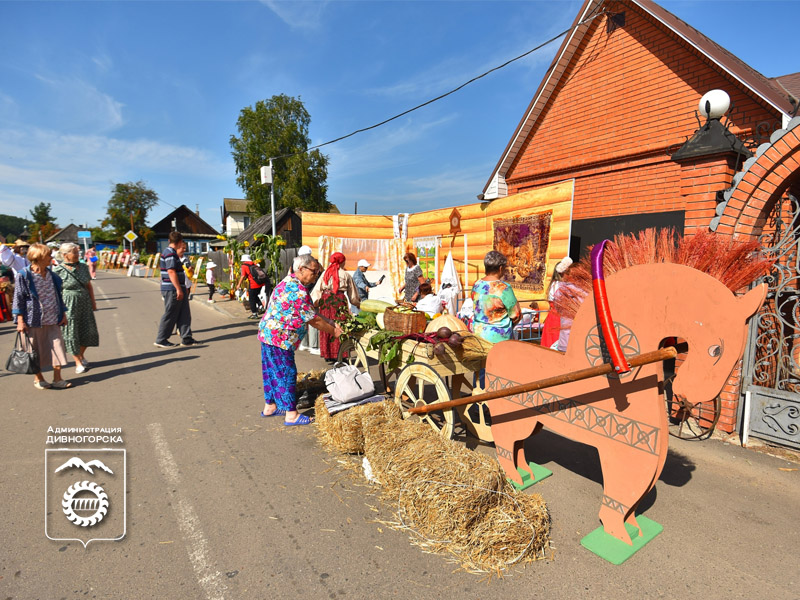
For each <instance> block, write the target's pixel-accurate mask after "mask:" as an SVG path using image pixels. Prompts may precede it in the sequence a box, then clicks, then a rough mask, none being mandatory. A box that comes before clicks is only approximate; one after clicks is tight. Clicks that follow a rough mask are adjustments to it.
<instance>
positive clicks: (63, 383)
mask: <svg viewBox="0 0 800 600" xmlns="http://www.w3.org/2000/svg"><path fill="white" fill-rule="evenodd" d="M50 387H51V388H53V389H54V390H65V389H67V388H71V387H72V384H71V383H70V382H69V381H67V380H66V379H59V380H58V381H54V382H53V383H51V384H50Z"/></svg>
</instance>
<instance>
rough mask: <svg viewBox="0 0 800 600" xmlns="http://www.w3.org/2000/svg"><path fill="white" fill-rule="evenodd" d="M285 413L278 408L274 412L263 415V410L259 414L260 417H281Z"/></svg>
mask: <svg viewBox="0 0 800 600" xmlns="http://www.w3.org/2000/svg"><path fill="white" fill-rule="evenodd" d="M285 414H286V411H285V410H282V409H280V408H279V409H277V410H276V411H275V412H274V413H271V414H268V415H265V414H264V411H263V410H262V411H261V416H262V417H282V416H283V415H285Z"/></svg>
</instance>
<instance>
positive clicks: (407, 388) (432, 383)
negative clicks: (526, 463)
mask: <svg viewBox="0 0 800 600" xmlns="http://www.w3.org/2000/svg"><path fill="white" fill-rule="evenodd" d="M376 333H377V331H374V330H370V331H366V332H364V333H361V334H352V335H351V336H350V337H349V338H348V339H347V340H345V341H344V342H343V343H342V345H341V348H340V350H339V360H340V361H343V362H347V363H349V364H353V365H356V366H357V367H358V368H359V369H360V370H362V371H368V370H369V368H370V360H369V359H374V361H375V363H377V362H378V351H377V350H374V349H373V350H368V346H369V341H370V339H372V336H373V335H375V334H376ZM491 345H492V344H490V343H489V342H486V341H484V340H481V339H480V338H476V337H475V336H472V335H469V336H468V337H467V338H466V339H465V343H464V346H463V347H462V348H452V347H450V346H447V345H445V353H444V354H443V355H441V356H434V355H433V352H432V351H433V345H432V344H429V343H426V342H417V341H413V340H407V341H405V342H404V343H403V345H402V350H401V351H402V358H401V366H400V367H399V368H398V369H397V370H395V371H393V372H390V373H387V372H386V369H385V368H384V365H381V364H379V365H378V371H379V374H380V380H381V383H382V384H383V387H384V390H385V392H386V393H387V394H391V395H392V396H394V401H395V402H396V403H397V404H398V406H400V408H401V410H402V411H403V418H419V419H421V420H422V421H423V422H425V423H427V424H428V425H430V426H431V427H432V428H433V429H434V430H435V431H437V432H438V433H439V434H441V435H443V436H444V437H446V438H448V439H451V438H452V437H453V432H454V429H455V414H454V412H455V413H457V414H458V416H459V418H460V419H461V422H462V423H463V425H464V426H465V427H466V428H467V430H468V431H469V432H470V433H471V434H472V435H474V436H475V437H477V438H478V439H480V440H483V441H485V442H491V441H492V432H491V427H490V426H489V419H488V415H489V412H488V409H486V408H485V406H484V404H483V403H478V404H470V405H467V406H460V407H458V408H456V409H455V410H446V411H441V412H433V413H429V414H426V415H420V416H417V415H411V414H410V413H409V412H408V410H409V409H410V408H411V407H413V406H420V405H425V404H432V403H436V402H447V401H449V400H453V399H458V398H462V397H464V396H468V395H471V394H472V393H473V385H472V383H473V376H474V375H476V374H477V373H478V372H479V371H480V370H481V369H483V368H484V367H485V366H486V353H487V352H488V349H489V348H490V347H491ZM410 356H413V357H414V360H413V362H411V363H408V360H409V357H410ZM373 366H374V363H373ZM395 376H396V378H397V379H396V381H394V382H391V381H390V380H391V379H392V378H393V377H395ZM475 391H477V392H480V391H481V390H480V389H476V390H475Z"/></svg>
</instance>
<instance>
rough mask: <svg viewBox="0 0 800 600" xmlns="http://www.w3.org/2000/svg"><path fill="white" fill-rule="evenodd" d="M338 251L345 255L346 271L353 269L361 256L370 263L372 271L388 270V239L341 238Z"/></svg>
mask: <svg viewBox="0 0 800 600" xmlns="http://www.w3.org/2000/svg"><path fill="white" fill-rule="evenodd" d="M339 252H341V253H342V254H344V255H345V256H346V257H347V270H348V271H354V270H355V268H356V265H357V264H358V261H359V260H361V259H362V258H363V259H364V260H366V261H367V262H368V263H369V264H370V269H371V270H372V271H388V270H389V240H367V239H360V238H343V239H342V247H341V249H340V250H339Z"/></svg>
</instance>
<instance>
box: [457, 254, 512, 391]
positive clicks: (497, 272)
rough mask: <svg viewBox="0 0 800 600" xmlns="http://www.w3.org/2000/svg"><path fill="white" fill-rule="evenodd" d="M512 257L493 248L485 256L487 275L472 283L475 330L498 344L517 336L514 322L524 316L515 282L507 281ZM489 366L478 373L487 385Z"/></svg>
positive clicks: (485, 338)
mask: <svg viewBox="0 0 800 600" xmlns="http://www.w3.org/2000/svg"><path fill="white" fill-rule="evenodd" d="M507 264H508V260H507V259H506V257H505V256H503V255H502V254H501V253H500V252H498V251H497V250H490V251H489V252H487V253H486V256H485V257H484V259H483V268H484V271H485V272H486V276H485V277H484V278H483V279H479V280H478V281H476V282H475V285H473V286H472V294H471V295H470V297H471V298H472V302H473V303H474V306H475V309H474V310H475V313H474V316H473V320H472V331H473V333H474V334H475V335H477V336H478V337H480V338H483V339H484V340H486V341H487V342H492V343H493V344H496V343H497V342H502V341H505V340H510V339H511V338H512V337H514V325H516V324H517V323H518V322H519V320H520V319H521V318H522V309H520V306H519V302H517V297H516V296H515V295H514V290H513V289H511V285H510V284H509V283H507V282H505V281H503V274H504V272H505V270H506V266H507ZM485 374H486V369H482V370H481V371H480V372H479V373H478V379H479V380H480V385H481V387H484V384H485V381H484V378H485Z"/></svg>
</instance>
